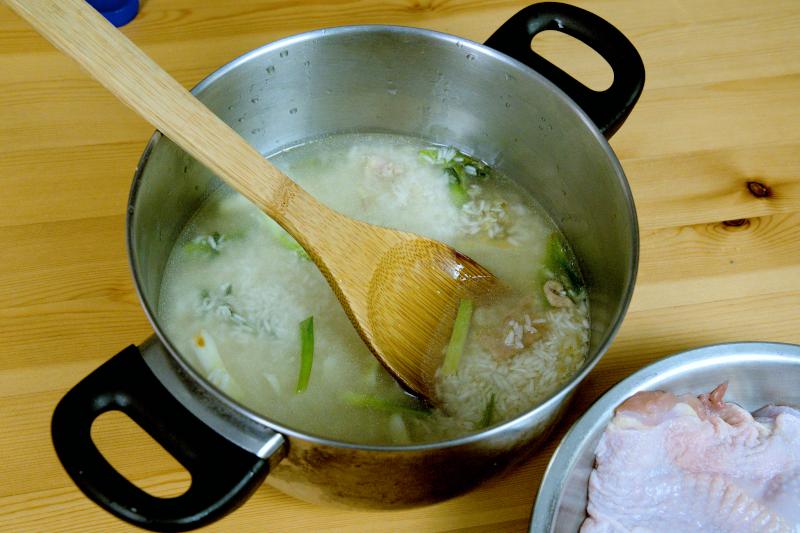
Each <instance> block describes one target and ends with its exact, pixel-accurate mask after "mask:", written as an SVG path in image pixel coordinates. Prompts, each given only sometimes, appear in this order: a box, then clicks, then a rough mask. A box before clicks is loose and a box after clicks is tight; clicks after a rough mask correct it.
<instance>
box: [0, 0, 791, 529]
mask: <svg viewBox="0 0 800 533" xmlns="http://www.w3.org/2000/svg"><path fill="white" fill-rule="evenodd" d="M576 3H577V4H578V5H580V6H581V7H584V8H586V9H589V10H591V11H593V12H595V13H597V14H599V15H600V16H602V17H604V18H606V19H607V20H609V21H611V22H612V23H613V24H615V25H616V26H617V27H619V28H620V29H621V30H622V31H623V32H624V33H625V34H626V35H628V36H629V37H630V38H631V39H632V41H633V42H634V44H635V45H636V46H637V48H638V49H639V51H640V53H641V54H642V57H643V59H644V62H645V67H646V69H647V76H648V78H647V82H646V85H645V92H644V93H643V95H642V98H641V100H640V102H639V104H638V105H637V107H636V109H634V111H633V113H632V114H631V116H630V118H629V119H628V121H627V122H626V123H625V125H624V126H623V127H622V128H621V129H620V131H619V132H618V133H617V134H616V135H615V137H614V138H613V139H612V141H611V144H612V146H613V148H614V150H615V151H616V152H617V154H618V155H619V157H620V159H621V161H622V164H623V167H624V169H625V171H626V174H627V176H628V178H629V180H630V182H631V187H632V189H633V192H634V196H635V200H636V204H637V208H638V212H639V217H640V223H641V227H642V232H641V238H642V247H641V268H640V272H639V278H638V282H637V288H636V292H635V295H634V300H633V302H632V305H631V311H630V313H629V314H628V316H627V318H626V320H625V323H624V324H623V327H622V329H621V331H620V333H619V335H618V337H617V339H616V341H615V342H614V344H613V346H612V348H611V350H610V351H609V353H608V354H607V355H606V356H605V357H604V358H603V359H602V360H601V362H600V364H599V365H598V367H597V368H596V369H595V370H594V371H593V372H592V373H591V374H590V375H589V377H588V378H587V380H586V381H585V382H584V383H583V384H582V386H581V387H580V389H579V391H578V394H577V397H576V401H575V408H574V409H573V410H572V411H571V412H570V413H569V414H568V416H567V418H566V420H565V421H564V423H563V424H561V425H560V426H559V429H558V430H557V432H556V434H555V435H554V437H553V438H552V439H551V440H550V441H549V443H548V445H547V446H545V448H543V449H542V450H541V451H540V452H538V453H537V455H536V456H535V457H534V458H533V459H531V460H530V461H528V462H527V463H525V464H524V465H522V466H521V467H520V468H518V469H516V470H514V471H513V472H510V473H509V474H507V475H505V476H503V477H501V478H498V479H494V480H491V481H489V482H488V483H486V484H484V485H482V486H481V487H479V488H478V489H476V490H475V491H474V492H472V493H470V494H467V495H465V496H463V497H461V498H457V499H455V500H452V501H449V502H445V503H442V504H439V505H435V506H432V507H426V508H422V509H413V510H408V511H398V512H387V513H376V512H360V511H348V510H341V509H335V508H328V507H319V506H313V505H309V504H306V503H303V502H300V501H296V500H293V499H292V498H289V497H287V496H285V495H282V494H281V493H279V492H277V491H275V490H274V489H272V488H271V487H269V486H265V487H263V488H262V489H260V490H258V491H257V492H256V494H255V495H254V497H253V498H252V499H251V500H250V501H249V502H248V503H247V504H246V505H245V506H244V507H242V508H241V509H239V510H237V511H236V512H235V513H234V514H232V515H231V516H229V517H227V518H225V519H224V520H223V521H221V522H220V523H219V524H218V525H216V526H213V527H211V528H209V530H212V531H237V532H241V533H244V532H251V531H252V532H256V531H265V530H271V531H406V530H413V531H438V532H443V531H497V530H499V531H523V530H525V529H526V526H527V520H528V515H529V513H530V509H531V505H532V503H533V498H534V496H535V493H536V487H537V485H538V483H539V480H540V479H541V476H542V473H543V472H544V468H545V467H546V464H547V460H548V459H549V457H550V455H551V453H552V451H553V450H554V448H555V445H556V444H557V440H558V438H559V437H560V436H561V435H563V432H564V431H565V429H566V427H568V425H569V423H570V422H571V421H573V420H575V418H576V417H577V416H578V415H579V414H580V412H581V411H583V410H584V409H585V408H586V407H587V406H588V405H589V404H590V403H591V401H592V400H593V399H595V398H596V397H597V396H598V395H599V394H601V393H602V392H603V391H604V390H606V389H607V388H608V387H610V386H611V385H612V384H613V383H614V382H616V381H618V380H619V379H621V378H622V377H624V376H625V375H627V374H629V373H630V372H633V371H635V370H636V369H638V368H640V367H641V366H643V365H645V364H647V363H649V362H652V361H654V360H656V359H657V358H660V357H663V356H665V355H668V354H670V353H673V352H675V351H678V350H683V349H687V348H691V347H695V346H699V345H702V344H706V343H710V342H723V341H733V340H773V341H784V342H794V343H800V244H799V243H800V155H799V154H800V129H798V128H797V124H798V123H800V120H799V119H800V54H797V50H798V49H800V4H798V3H797V2H795V1H794V0H775V1H774V2H770V4H769V8H768V9H756V8H754V6H753V3H752V2H745V1H743V0H708V1H705V2H703V3H702V8H701V7H699V6H698V4H697V3H695V2H689V1H687V0H671V1H666V2H657V3H652V2H647V3H643V2H635V1H633V0H594V1H592V0H586V1H581V2H576ZM524 5H525V2H519V1H489V2H483V1H477V0H470V1H443V2H441V1H433V2H429V1H414V0H408V1H404V0H392V1H389V2H376V1H374V0H341V1H338V0H337V1H334V2H313V3H306V4H302V5H299V4H298V3H291V2H280V1H278V0H241V1H237V2H214V1H212V0H169V1H168V0H147V1H146V2H144V7H143V10H142V13H141V14H140V15H139V16H138V17H137V18H136V19H135V21H134V22H133V23H131V24H130V25H128V26H126V27H125V28H123V31H124V32H125V33H126V34H127V35H128V36H129V37H131V38H132V40H134V41H135V42H136V43H137V44H138V45H140V46H142V47H143V48H144V50H145V51H146V52H147V53H148V54H150V55H151V56H152V57H154V59H155V60H156V61H157V62H159V63H160V64H162V65H163V66H164V67H165V68H166V70H167V71H168V72H170V73H171V74H172V75H173V76H175V77H176V78H177V79H178V80H179V81H180V82H181V83H182V84H183V85H184V86H191V85H194V84H195V83H197V82H198V81H199V80H200V79H201V78H202V77H203V76H204V75H205V74H207V73H209V72H211V71H212V70H214V69H215V68H217V67H218V66H219V65H221V64H223V63H225V62H227V61H229V60H230V59H232V58H233V57H236V56H237V55H239V54H241V53H243V52H245V51H247V50H249V49H252V48H255V47H256V46H259V45H261V44H264V43H265V42H269V41H271V40H274V39H276V38H280V37H284V36H287V35H290V34H293V33H298V32H302V31H306V30H311V29H315V28H319V27H325V26H334V25H342V24H360V23H375V22H381V23H396V24H405V25H411V26H420V27H425V28H431V29H436V30H441V31H445V32H449V33H453V34H457V35H460V36H463V37H465V38H470V39H474V40H478V41H480V40H483V39H486V38H487V37H488V36H489V35H490V34H491V33H492V31H493V30H494V29H495V28H496V27H497V26H498V25H499V24H501V23H502V22H503V21H504V20H505V19H507V18H508V17H509V16H510V15H511V14H513V13H514V12H515V11H516V10H517V9H519V8H521V7H523V6H524ZM543 42H544V41H543ZM549 44H550V49H549V50H548V51H547V53H548V54H551V55H552V57H555V58H559V57H560V58H562V59H561V60H563V61H578V62H579V63H581V67H582V68H584V69H586V68H589V70H590V71H589V72H586V73H585V75H587V76H591V75H592V74H591V68H593V67H591V65H588V63H586V62H582V61H583V60H581V59H580V58H579V57H577V56H576V55H575V54H576V52H575V51H574V50H572V49H568V48H567V47H561V46H560V45H559V44H558V43H556V42H553V43H549ZM559 54H560V55H559ZM576 68H577V67H576ZM0 72H3V76H2V77H0V118H1V119H2V120H0V169H1V170H0V229H2V231H0V427H2V428H3V432H2V435H0V439H2V441H1V442H2V448H0V449H2V450H3V455H2V457H3V460H2V461H0V531H9V532H12V531H13V532H20V531H23V532H27V531H36V532H39V531H64V532H86V531H98V532H106V531H135V530H134V529H133V528H131V527H128V526H126V525H124V524H121V523H120V522H119V521H117V520H116V519H114V518H113V517H111V516H110V515H108V514H107V513H105V512H104V511H101V510H100V509H99V508H97V507H96V506H95V505H94V504H92V503H91V502H89V500H87V499H86V498H85V497H83V496H82V495H81V494H80V493H79V492H78V491H77V489H75V487H74V485H72V483H71V482H70V481H69V479H68V478H67V476H66V474H64V472H63V470H62V469H61V467H60V466H59V464H58V462H57V459H56V457H55V454H54V453H53V451H52V448H51V445H50V439H49V418H50V414H51V413H52V408H53V406H54V404H55V402H56V401H57V400H58V398H60V397H61V395H62V394H63V393H64V392H65V391H66V390H67V389H68V388H69V387H70V386H71V385H72V384H74V383H76V382H77V381H78V380H79V379H80V378H82V377H83V376H85V375H86V374H87V373H88V372H89V371H91V369H92V368H94V367H96V366H97V365H99V364H100V363H101V362H102V361H103V360H105V359H107V358H108V357H110V356H111V355H113V353H116V351H117V350H119V349H121V348H122V347H124V346H125V345H127V344H129V343H131V342H138V341H141V340H142V339H143V338H144V337H145V336H146V335H147V334H148V332H149V331H150V330H149V326H148V324H147V321H146V319H145V318H144V316H143V313H142V311H141V309H140V307H139V304H138V301H137V299H136V296H135V293H134V291H133V287H132V284H131V281H130V275H129V271H128V266H127V258H126V256H125V248H124V214H125V213H124V211H125V205H126V203H125V201H126V198H127V194H128V188H129V185H130V177H131V176H132V174H133V170H134V167H135V165H136V161H137V159H138V156H139V154H140V152H141V150H142V149H143V147H144V144H145V142H146V141H147V138H148V136H149V134H150V132H151V130H152V128H151V127H150V126H148V125H147V124H146V123H145V122H144V121H142V120H141V119H139V118H138V117H137V116H136V115H135V114H133V113H132V112H131V111H129V110H127V109H126V108H124V107H123V106H121V105H119V104H117V103H116V102H115V101H114V99H113V98H112V97H111V96H109V95H108V94H107V93H106V92H105V90H104V89H102V88H100V87H99V86H97V85H95V84H94V82H92V81H89V80H88V79H86V77H85V76H84V75H83V74H82V73H81V72H80V70H79V69H78V68H77V67H76V66H74V65H73V64H72V63H70V62H69V61H65V60H64V59H63V58H62V57H61V55H60V54H59V53H58V52H56V51H55V50H54V49H52V48H51V47H50V46H49V45H48V44H47V43H46V42H45V41H43V40H42V39H41V38H40V37H38V36H37V35H36V34H35V33H34V32H33V31H32V30H30V29H29V28H28V27H27V26H26V24H25V23H24V22H23V21H22V20H20V19H18V18H17V17H15V16H14V15H13V14H11V13H10V11H9V10H8V9H7V8H5V7H4V6H0ZM748 181H758V182H761V183H764V184H765V185H767V186H768V187H769V188H770V190H771V191H772V194H771V195H770V196H768V197H763V198H757V197H755V196H753V195H752V193H750V192H749V189H748V188H747V182H748ZM42 192H43V193H44V194H43V193H42ZM37 193H38V194H37ZM745 219H746V222H745V223H742V224H741V225H738V226H737V225H725V224H723V222H724V221H738V220H745ZM105 429H106V431H107V432H108V433H107V435H106V437H107V438H108V439H110V440H109V442H120V443H126V442H127V443H129V444H128V445H126V446H131V445H133V446H135V443H136V442H137V441H136V440H135V439H136V436H135V432H131V431H129V430H126V428H125V427H123V426H122V425H119V426H115V425H113V424H112V425H111V426H110V427H108V428H105ZM126 449H129V450H130V449H134V448H126ZM137 465H138V466H137ZM133 468H134V469H138V470H136V472H137V475H138V476H141V477H137V481H138V482H140V483H143V484H148V485H149V486H153V487H156V486H158V487H163V488H165V489H168V488H169V487H171V486H174V484H175V483H177V482H178V481H179V475H180V472H179V471H177V470H170V466H169V462H168V461H166V460H164V461H161V460H158V458H157V457H156V459H152V462H151V463H150V464H148V462H147V459H141V460H140V459H139V458H136V460H134V461H133Z"/></svg>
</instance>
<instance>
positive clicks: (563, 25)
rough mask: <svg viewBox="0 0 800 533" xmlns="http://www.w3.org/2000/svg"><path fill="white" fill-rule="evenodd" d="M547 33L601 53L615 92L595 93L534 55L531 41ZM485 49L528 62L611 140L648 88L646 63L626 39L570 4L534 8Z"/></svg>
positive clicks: (514, 19)
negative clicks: (645, 85) (611, 73)
mask: <svg viewBox="0 0 800 533" xmlns="http://www.w3.org/2000/svg"><path fill="white" fill-rule="evenodd" d="M545 30H555V31H560V32H562V33H566V34H567V35H570V36H572V37H575V38H576V39H578V40H579V41H581V42H583V43H584V44H586V45H588V46H589V47H590V48H592V49H593V50H594V51H595V52H597V53H598V54H600V56H602V58H603V59H605V60H606V61H607V62H608V64H609V65H610V66H611V70H612V71H613V73H614V81H613V82H612V84H611V87H609V88H608V89H606V90H605V91H599V92H598V91H594V90H592V89H590V88H588V87H586V86H585V85H584V84H582V83H581V82H579V81H578V80H576V79H575V78H573V77H572V76H570V75H569V74H567V73H566V72H564V71H563V70H561V69H560V68H558V67H557V66H555V65H554V64H552V63H551V62H550V61H548V60H547V59H545V58H544V57H542V56H540V55H539V54H537V53H536V52H534V51H533V50H532V49H531V40H532V39H533V37H534V36H535V35H536V34H537V33H540V32H542V31H545ZM485 44H486V46H489V47H491V48H494V49H495V50H498V51H499V52H503V53H504V54H506V55H509V56H511V57H513V58H514V59H516V60H518V61H520V62H522V63H525V64H526V65H528V66H529V67H531V68H532V69H533V70H535V71H536V72H538V73H539V74H541V75H542V76H544V77H545V78H547V79H548V80H550V81H551V82H552V83H554V84H555V85H556V86H557V87H558V88H560V89H561V90H562V91H564V92H565V93H567V95H568V96H569V97H570V98H572V99H573V100H574V101H575V103H577V104H578V105H579V106H580V107H581V108H582V109H583V110H584V111H585V112H586V114H587V115H589V117H590V118H591V119H592V121H593V122H594V123H595V125H597V127H598V129H599V130H600V131H601V132H602V133H603V135H605V137H606V138H610V137H611V136H612V135H614V133H615V132H616V131H617V129H619V127H620V126H621V125H622V123H623V122H625V119H626V118H627V117H628V115H629V114H630V112H631V110H632V109H633V106H634V105H635V104H636V101H637V100H638V99H639V95H640V94H641V93H642V88H643V87H644V64H643V63H642V58H641V56H640V55H639V52H637V51H636V48H635V47H634V46H633V44H632V43H631V42H630V41H629V40H628V39H627V37H625V36H624V35H623V34H622V32H620V31H619V30H618V29H616V28H615V27H614V26H612V25H611V24H609V23H608V22H606V21H605V20H603V19H602V18H600V17H598V16H597V15H595V14H593V13H590V12H589V11H586V10H584V9H581V8H579V7H575V6H571V5H568V4H561V3H558V2H543V3H540V4H533V5H530V6H528V7H526V8H524V9H523V10H522V11H520V12H519V13H517V14H516V15H514V16H513V17H511V18H510V19H509V20H508V21H507V22H506V23H505V24H503V25H502V26H500V28H498V30H497V31H495V32H494V33H493V34H492V36H491V37H489V39H488V40H487V41H486V43H485Z"/></svg>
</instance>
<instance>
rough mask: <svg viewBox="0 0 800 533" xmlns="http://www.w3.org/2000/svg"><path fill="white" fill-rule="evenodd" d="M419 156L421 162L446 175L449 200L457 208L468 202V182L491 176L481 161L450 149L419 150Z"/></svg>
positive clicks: (489, 170)
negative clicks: (438, 168)
mask: <svg viewBox="0 0 800 533" xmlns="http://www.w3.org/2000/svg"><path fill="white" fill-rule="evenodd" d="M419 156H420V159H422V160H423V161H426V162H428V163H430V164H432V165H436V166H439V167H441V168H442V170H444V171H445V172H446V173H447V176H448V178H449V183H448V188H449V191H450V198H451V200H452V201H453V203H454V204H456V205H458V206H462V205H464V204H465V203H467V202H468V201H469V195H468V194H467V189H468V188H469V182H470V181H472V180H474V179H484V178H487V177H489V176H490V175H491V168H489V166H488V165H486V164H485V163H484V162H483V161H480V160H479V159H475V158H474V157H470V156H468V155H466V154H464V153H463V152H459V151H458V150H456V149H455V148H452V147H448V148H429V149H425V150H420V151H419Z"/></svg>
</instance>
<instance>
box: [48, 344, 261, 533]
mask: <svg viewBox="0 0 800 533" xmlns="http://www.w3.org/2000/svg"><path fill="white" fill-rule="evenodd" d="M111 410H119V411H122V412H124V413H125V414H127V415H128V416H129V417H130V418H131V419H133V420H134V421H135V422H136V423H137V424H139V425H140V426H141V427H142V428H143V429H144V430H145V431H147V433H149V434H150V436H151V437H153V439H155V440H156V441H157V442H158V443H159V444H161V446H163V447H164V449H166V450H167V451H168V452H169V453H170V454H172V456H173V457H175V459H177V460H178V462H180V463H181V464H182V465H183V466H184V467H185V468H186V470H188V471H189V473H190V474H191V476H192V481H191V486H190V487H189V490H187V491H186V492H185V493H184V494H182V495H180V496H177V497H175V498H158V497H155V496H151V495H150V494H147V493H146V492H144V491H143V490H141V489H139V488H138V487H136V486H135V485H134V484H133V483H131V482H130V481H128V480H127V479H125V478H124V477H123V476H122V475H121V474H120V473H119V472H117V471H116V470H115V469H114V467H112V466H111V464H109V462H108V461H106V459H105V458H104V457H103V455H102V454H101V453H100V451H99V450H98V449H97V447H96V446H95V444H94V442H93V441H92V438H91V428H92V423H93V422H94V420H95V419H96V418H97V417H98V416H100V415H101V414H102V413H104V412H106V411H111ZM51 430H52V436H53V444H54V445H55V449H56V453H57V454H58V458H59V460H60V461H61V464H63V465H64V468H65V469H66V471H67V473H68V474H69V475H70V477H71V478H72V480H73V481H74V482H75V484H76V485H77V486H78V487H79V488H80V489H81V490H82V491H83V492H84V493H85V494H86V495H87V496H88V497H89V498H91V499H92V500H93V501H94V502H96V503H97V504H98V505H100V506H101V507H103V508H104V509H106V510H107V511H110V512H111V513H113V514H114V515H116V516H118V517H119V518H122V519H123V520H127V521H128V522H130V523H132V524H135V525H137V526H139V527H143V528H146V529H151V530H153V531H186V530H188V529H193V528H196V527H200V526H202V525H205V524H208V523H210V522H213V521H214V520H217V519H219V518H221V517H222V516H224V515H225V514H227V513H229V512H230V511H233V510H234V509H235V508H237V507H238V506H239V505H241V504H242V503H244V501H245V500H246V499H247V498H248V497H249V496H250V494H251V493H252V492H253V491H254V490H255V489H256V488H257V487H258V486H259V485H260V484H261V483H262V481H263V480H264V478H265V477H266V475H267V473H268V471H269V462H268V460H266V459H262V458H260V457H257V456H256V455H253V454H252V453H250V452H248V451H245V450H243V449H242V448H240V447H239V446H237V445H235V444H233V443H232V442H231V441H229V440H227V439H226V438H225V437H223V436H221V435H220V434H218V433H216V432H215V431H213V430H212V429H210V428H209V427H208V426H207V425H205V424H204V423H203V422H202V421H200V419H198V418H197V417H195V416H194V415H193V414H192V413H191V412H189V411H188V410H187V409H186V408H185V407H184V406H183V405H182V404H180V403H179V402H178V400H176V399H175V397H174V396H172V394H171V393H170V392H169V391H168V390H167V389H166V388H164V386H163V385H162V384H161V382H160V381H159V380H158V379H157V378H156V377H155V375H154V374H153V373H152V371H151V370H150V369H149V368H148V366H147V364H146V363H145V361H144V359H143V358H142V355H141V353H140V352H139V349H138V348H137V347H136V346H129V347H127V348H125V349H124V350H123V351H121V352H120V353H118V354H117V355H116V356H114V357H113V358H111V359H110V360H109V361H107V362H106V363H104V364H103V365H102V366H100V367H99V368H98V369H97V370H95V371H94V372H92V373H91V374H90V375H88V376H87V377H86V378H84V379H83V380H82V381H81V382H80V383H78V384H77V385H76V386H75V387H74V388H73V389H72V390H70V391H69V392H68V393H67V394H66V395H65V396H64V397H63V398H62V399H61V401H60V402H59V403H58V406H57V407H56V409H55V412H54V413H53V420H52V426H51Z"/></svg>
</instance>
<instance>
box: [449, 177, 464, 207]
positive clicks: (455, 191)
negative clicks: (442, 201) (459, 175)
mask: <svg viewBox="0 0 800 533" xmlns="http://www.w3.org/2000/svg"><path fill="white" fill-rule="evenodd" d="M447 190H448V191H449V192H450V200H452V202H453V203H454V204H455V205H456V206H458V207H461V206H462V205H464V204H465V203H467V202H469V195H468V194H467V190H466V189H465V188H464V185H463V184H462V183H460V182H458V181H452V180H451V181H450V183H448V184H447Z"/></svg>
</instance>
